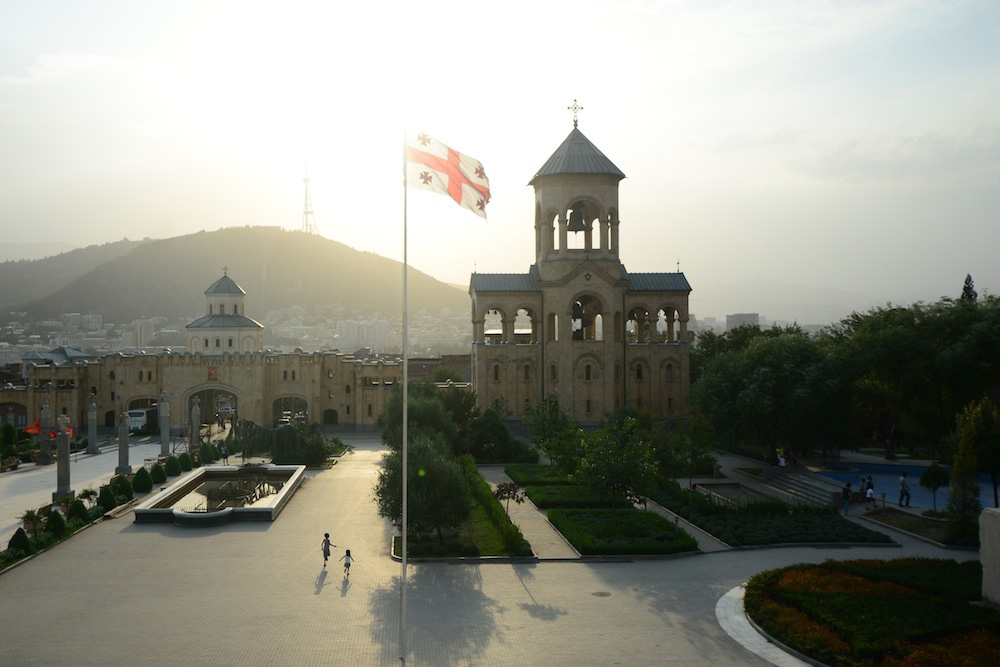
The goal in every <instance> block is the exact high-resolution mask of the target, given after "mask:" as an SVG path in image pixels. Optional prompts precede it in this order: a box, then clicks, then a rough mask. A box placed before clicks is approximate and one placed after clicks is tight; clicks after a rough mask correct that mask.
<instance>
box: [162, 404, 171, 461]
mask: <svg viewBox="0 0 1000 667" xmlns="http://www.w3.org/2000/svg"><path fill="white" fill-rule="evenodd" d="M160 456H170V404H169V403H167V394H166V392H164V393H162V394H160Z"/></svg>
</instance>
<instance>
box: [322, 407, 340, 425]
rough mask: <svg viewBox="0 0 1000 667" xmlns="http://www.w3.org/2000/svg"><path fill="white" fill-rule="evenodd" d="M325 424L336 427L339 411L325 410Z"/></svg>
mask: <svg viewBox="0 0 1000 667" xmlns="http://www.w3.org/2000/svg"><path fill="white" fill-rule="evenodd" d="M323 423H324V424H328V425H330V426H334V425H336V424H337V411H336V410H333V409H330V410H324V411H323Z"/></svg>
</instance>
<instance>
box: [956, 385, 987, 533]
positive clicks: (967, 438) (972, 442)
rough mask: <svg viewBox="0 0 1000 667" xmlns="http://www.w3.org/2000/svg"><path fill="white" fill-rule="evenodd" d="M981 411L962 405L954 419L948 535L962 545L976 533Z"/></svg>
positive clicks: (978, 509) (974, 405)
mask: <svg viewBox="0 0 1000 667" xmlns="http://www.w3.org/2000/svg"><path fill="white" fill-rule="evenodd" d="M980 409H981V408H979V407H977V405H976V404H969V405H967V406H966V408H965V410H963V411H962V414H960V415H959V416H958V452H956V454H955V460H954V462H953V463H952V466H951V485H950V487H949V494H948V535H949V538H950V539H951V540H954V541H956V542H959V543H963V544H971V543H974V542H975V540H976V537H977V536H978V534H979V512H980V511H981V510H982V505H980V503H979V480H978V479H977V477H978V475H979V467H978V465H977V462H976V439H975V438H976V424H977V421H978V419H979V415H977V414H976V413H977V412H978V410H980Z"/></svg>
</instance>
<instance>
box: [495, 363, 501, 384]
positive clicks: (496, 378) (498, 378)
mask: <svg viewBox="0 0 1000 667" xmlns="http://www.w3.org/2000/svg"><path fill="white" fill-rule="evenodd" d="M493 381H494V382H499V381H500V364H493Z"/></svg>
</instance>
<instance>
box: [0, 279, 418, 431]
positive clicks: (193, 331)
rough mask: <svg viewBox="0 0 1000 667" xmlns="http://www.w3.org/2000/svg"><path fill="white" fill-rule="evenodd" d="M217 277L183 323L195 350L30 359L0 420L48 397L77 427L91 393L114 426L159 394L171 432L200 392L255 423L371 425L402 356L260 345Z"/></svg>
mask: <svg viewBox="0 0 1000 667" xmlns="http://www.w3.org/2000/svg"><path fill="white" fill-rule="evenodd" d="M220 282H221V283H223V284H222V288H224V290H223V291H219V290H213V288H209V290H208V291H206V300H207V301H208V304H207V307H206V308H207V309H209V313H208V314H207V315H206V316H205V317H202V318H199V319H198V320H195V321H194V322H192V324H191V325H188V331H189V335H190V337H191V338H192V339H193V343H195V344H193V345H192V347H193V348H194V350H195V351H193V352H190V351H189V352H184V353H171V352H161V353H135V354H121V353H118V354H112V355H106V356H104V357H100V358H96V359H95V358H92V357H91V358H87V357H85V356H83V355H81V356H79V357H74V356H66V355H62V356H63V357H66V358H60V359H53V360H49V359H37V360H33V361H30V362H29V363H28V364H27V365H26V367H25V373H26V376H27V381H26V386H23V387H14V386H8V387H6V388H0V405H2V406H4V411H5V412H4V420H8V417H11V419H9V420H10V421H14V422H15V423H18V422H19V423H30V422H32V421H34V420H35V419H36V418H37V415H40V414H41V411H42V406H43V404H44V402H45V399H46V397H47V398H48V403H49V405H50V407H51V410H52V414H53V415H66V416H68V417H69V419H70V421H71V424H72V425H73V426H74V427H76V428H77V429H78V431H77V432H78V433H83V432H84V430H83V429H85V428H86V427H87V426H88V418H87V413H88V408H89V407H90V396H91V394H93V395H94V396H95V397H96V407H97V421H98V423H99V425H101V426H108V427H110V426H115V425H116V424H118V422H119V420H120V416H121V414H122V412H123V411H125V410H129V409H136V408H142V407H150V406H153V405H155V404H156V403H157V402H158V401H159V397H160V395H161V394H163V393H165V394H166V395H167V401H168V404H169V410H170V427H171V430H172V431H175V432H179V431H182V430H184V431H187V430H188V429H190V424H188V423H187V422H188V421H189V420H190V415H191V407H192V405H193V401H194V398H195V397H196V396H198V397H201V398H202V415H203V419H202V421H204V422H210V421H212V420H213V419H214V417H215V414H214V408H213V407H212V406H209V405H206V404H205V400H204V398H205V397H206V396H223V397H225V398H226V405H227V406H228V407H230V408H231V409H232V411H233V412H234V413H235V414H236V415H237V416H238V418H240V419H249V420H252V421H254V422H256V423H258V424H263V425H269V424H272V423H274V422H276V421H277V420H278V419H279V418H280V417H281V416H282V415H283V413H284V412H285V411H286V409H288V410H289V411H292V410H294V411H295V412H302V413H306V414H307V416H308V420H309V421H311V422H319V423H323V424H342V425H353V426H354V427H356V428H357V429H358V430H364V429H369V428H375V425H376V421H377V419H378V416H379V414H381V412H382V408H383V406H384V405H385V403H386V401H387V400H388V398H389V396H390V393H391V391H392V388H393V387H394V386H395V385H396V384H398V383H399V382H400V381H401V380H402V375H403V374H402V365H401V363H399V362H398V361H385V360H381V359H370V358H359V357H356V356H353V355H348V354H344V353H341V352H337V351H323V352H315V353H277V352H268V351H263V350H262V349H261V348H262V343H263V333H262V332H263V327H262V326H261V325H260V324H259V323H257V322H255V321H254V320H251V319H250V318H247V317H246V316H245V315H244V314H243V297H244V296H245V292H243V290H242V289H241V288H239V286H238V285H236V283H235V282H233V281H232V279H231V278H228V277H226V276H224V277H223V279H220V281H217V282H216V283H215V284H214V285H213V287H219V284H220ZM229 283H231V285H229ZM220 316H221V317H222V318H223V319H219V318H220ZM199 323H201V324H200V325H199ZM230 334H232V340H233V344H232V346H230V345H229V340H230ZM205 339H207V340H208V341H209V344H208V353H205V352H204V349H205V346H204V340H205ZM216 340H218V341H219V342H218V344H216ZM15 415H16V416H17V418H18V419H17V420H15V419H13V417H14V416H15Z"/></svg>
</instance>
